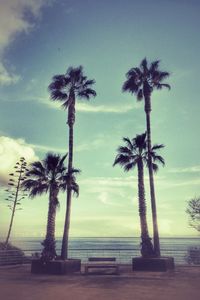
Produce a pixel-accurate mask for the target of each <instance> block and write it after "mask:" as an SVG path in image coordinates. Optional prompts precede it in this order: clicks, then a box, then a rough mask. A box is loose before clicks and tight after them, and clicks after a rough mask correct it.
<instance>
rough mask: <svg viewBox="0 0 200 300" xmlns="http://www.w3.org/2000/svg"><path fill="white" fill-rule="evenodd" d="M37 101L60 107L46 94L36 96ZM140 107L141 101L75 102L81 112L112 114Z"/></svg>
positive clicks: (58, 103)
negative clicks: (116, 102) (114, 102)
mask: <svg viewBox="0 0 200 300" xmlns="http://www.w3.org/2000/svg"><path fill="white" fill-rule="evenodd" d="M35 99H36V100H37V101H38V102H40V103H42V104H45V105H48V106H49V107H51V108H53V109H61V105H62V103H61V102H59V101H58V102H57V101H51V100H50V98H49V97H48V96H46V97H37V98H35ZM140 107H141V103H139V102H135V103H132V104H128V103H126V102H125V101H124V103H123V101H122V104H121V105H119V104H116V105H110V104H108V105H95V104H93V103H92V102H91V103H87V102H79V101H77V103H76V111H77V112H81V113H93V114H95V113H113V114H124V113H127V112H129V111H131V110H134V109H138V108H140Z"/></svg>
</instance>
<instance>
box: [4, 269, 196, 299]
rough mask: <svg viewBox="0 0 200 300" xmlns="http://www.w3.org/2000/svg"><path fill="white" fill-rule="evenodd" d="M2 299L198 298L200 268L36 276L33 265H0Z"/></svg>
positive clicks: (124, 270)
mask: <svg viewBox="0 0 200 300" xmlns="http://www.w3.org/2000/svg"><path fill="white" fill-rule="evenodd" d="M0 299H1V300H44V299H48V300H111V299H112V300H132V299H133V300H150V299H154V300H179V299H180V300H196V299H200V267H181V266H180V267H176V269H175V270H174V271H170V272H166V273H160V272H159V273H158V272H156V273H152V272H132V271H131V269H130V267H121V269H120V275H84V273H83V272H82V274H74V275H65V276H55V275H33V274H31V273H30V266H17V267H4V268H3V267H1V268H0Z"/></svg>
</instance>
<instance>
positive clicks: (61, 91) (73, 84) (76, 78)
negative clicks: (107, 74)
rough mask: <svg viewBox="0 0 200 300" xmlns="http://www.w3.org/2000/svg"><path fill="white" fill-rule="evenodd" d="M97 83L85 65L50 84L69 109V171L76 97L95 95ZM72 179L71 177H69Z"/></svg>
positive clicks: (64, 241) (64, 245)
mask: <svg viewBox="0 0 200 300" xmlns="http://www.w3.org/2000/svg"><path fill="white" fill-rule="evenodd" d="M94 83H95V81H94V80H88V79H87V77H86V76H85V75H84V74H83V67H82V66H79V67H77V68H73V67H70V68H68V70H67V72H66V74H63V75H55V76H54V77H53V80H52V83H51V84H50V85H49V90H50V93H51V99H52V100H53V101H61V102H63V104H62V107H63V108H64V109H66V110H68V116H67V124H68V127H69V155H68V172H69V173H70V172H71V170H72V168H73V127H74V123H75V103H76V99H87V100H89V99H90V98H91V96H93V97H95V96H96V92H95V91H94V90H93V89H92V88H91V87H92V85H93V84H94ZM69 180H70V181H71V179H69ZM71 194H72V189H71V184H69V185H68V187H67V205H66V215H65V224H64V231H63V239H62V250H61V257H62V259H64V260H65V259H67V258H68V238H69V227H70V212H71Z"/></svg>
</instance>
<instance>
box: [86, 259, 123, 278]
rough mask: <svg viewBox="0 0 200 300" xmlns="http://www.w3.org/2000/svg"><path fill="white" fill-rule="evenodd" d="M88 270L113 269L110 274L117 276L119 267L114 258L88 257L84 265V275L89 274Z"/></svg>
mask: <svg viewBox="0 0 200 300" xmlns="http://www.w3.org/2000/svg"><path fill="white" fill-rule="evenodd" d="M89 269H114V272H113V273H112V274H119V265H118V264H117V263H116V258H115V257H89V258H88V263H87V264H86V265H85V274H89Z"/></svg>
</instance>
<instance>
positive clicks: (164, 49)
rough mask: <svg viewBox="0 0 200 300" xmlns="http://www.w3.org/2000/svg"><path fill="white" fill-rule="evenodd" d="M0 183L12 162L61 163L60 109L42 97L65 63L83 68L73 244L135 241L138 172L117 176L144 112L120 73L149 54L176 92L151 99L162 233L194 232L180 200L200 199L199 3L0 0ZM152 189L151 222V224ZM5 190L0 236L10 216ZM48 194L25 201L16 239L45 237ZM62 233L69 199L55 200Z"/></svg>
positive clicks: (142, 124) (62, 116)
mask: <svg viewBox="0 0 200 300" xmlns="http://www.w3.org/2000/svg"><path fill="white" fill-rule="evenodd" d="M0 3H1V8H2V9H1V12H0V134H1V136H0V163H1V167H0V181H1V183H2V184H5V182H6V180H7V174H8V173H9V171H10V170H11V169H12V166H13V165H14V163H15V161H16V160H17V159H18V157H19V156H21V155H24V156H25V157H26V158H27V160H28V161H31V160H34V159H37V158H40V159H42V158H43V157H44V155H45V153H46V152H47V151H54V152H58V153H61V154H64V153H65V152H66V151H67V140H68V131H67V126H66V112H65V111H63V110H62V109H60V107H59V105H55V104H53V103H52V102H51V101H50V100H49V93H48V89H47V87H48V85H49V83H50V82H51V78H52V76H53V75H55V74H63V73H65V72H66V70H67V68H68V67H69V66H78V65H83V67H84V71H85V74H86V75H87V76H88V78H91V79H93V78H94V79H95V80H96V84H95V89H96V91H97V97H96V98H95V99H92V100H91V101H90V102H87V103H86V102H85V103H84V102H79V103H77V114H76V124H75V137H74V138H75V161H74V165H75V167H78V168H80V169H81V170H82V174H81V175H80V176H79V178H78V183H79V185H80V197H79V198H78V199H74V201H73V209H72V223H71V234H72V235H73V236H80V235H81V236H99V235H100V236H101V235H102V236H132V235H134V236H135V235H137V236H138V235H139V219H138V205H137V173H136V171H133V172H130V173H128V174H124V173H123V171H122V170H121V169H120V168H119V167H115V168H113V167H112V163H113V161H114V158H115V155H116V148H117V146H118V145H120V143H121V139H122V137H123V136H128V137H130V138H131V137H134V136H135V135H136V134H140V133H142V132H144V131H145V115H144V110H143V103H137V102H136V99H135V97H134V96H132V95H129V94H123V93H122V91H121V87H122V84H123V82H124V80H125V73H126V72H127V71H128V70H129V69H130V68H131V67H134V66H138V65H139V63H140V61H141V60H142V59H143V58H144V57H147V59H148V60H149V61H152V60H155V59H161V64H160V67H161V69H163V70H167V71H169V72H170V73H171V76H170V78H169V81H168V82H169V83H170V84H171V87H172V89H171V91H167V90H165V91H164V90H163V91H159V92H154V93H153V95H152V107H153V111H152V139H153V143H164V144H165V146H166V147H165V149H164V150H163V152H162V155H163V156H164V158H165V160H166V167H165V168H162V167H161V169H160V171H159V173H158V174H157V175H156V191H157V206H158V216H159V225H160V234H161V235H162V236H169V235H172V236H173V235H195V234H196V232H195V231H194V230H193V229H191V228H189V226H188V220H187V216H186V213H185V209H186V201H187V200H188V199H190V198H191V197H194V196H197V195H199V186H200V163H199V151H200V143H199V136H198V129H199V106H200V105H199V92H200V91H199V79H198V77H199V76H198V71H199V68H200V62H199V60H198V56H199V52H200V39H199V31H198V30H199V26H200V20H199V9H200V3H199V1H194V0H193V1H190V2H188V1H181V0H174V1H172V0H168V1H167V0H160V1H158V0H157V1H156V0H152V1H147V0H146V1H135V0H132V1H128V0H123V1H122V0H115V1H114V0H107V1H106V0H102V1H97V0H93V1H92V0H82V1H81V0H77V1H75V0H73V1H72V0H71V1H67V0H66V1H64V0H63V1H53V0H48V1H46V0H34V1H33V0H30V1H26V0H15V1H11V0H0ZM145 178H146V179H145V180H146V183H147V192H146V194H147V203H148V219H149V224H150V227H151V215H150V202H149V194H148V178H147V174H146V177H145ZM3 199H4V193H3V188H2V191H1V200H0V210H1V215H2V218H1V220H0V227H1V229H2V230H3V232H2V234H4V233H5V232H6V230H7V227H8V222H9V214H10V212H9V211H8V210H7V208H6V205H5V202H4V201H3ZM47 202H48V201H47V197H46V196H42V197H41V198H37V199H34V200H29V199H26V200H24V205H23V206H24V209H23V211H20V212H18V213H17V215H16V219H15V226H14V231H13V234H14V235H24V236H27V235H29V236H30V235H34V236H38V235H43V234H44V232H45V226H46V215H47V206H48V203H47ZM60 202H61V208H60V210H59V211H58V214H57V235H61V234H62V228H63V219H64V211H65V195H60Z"/></svg>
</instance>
